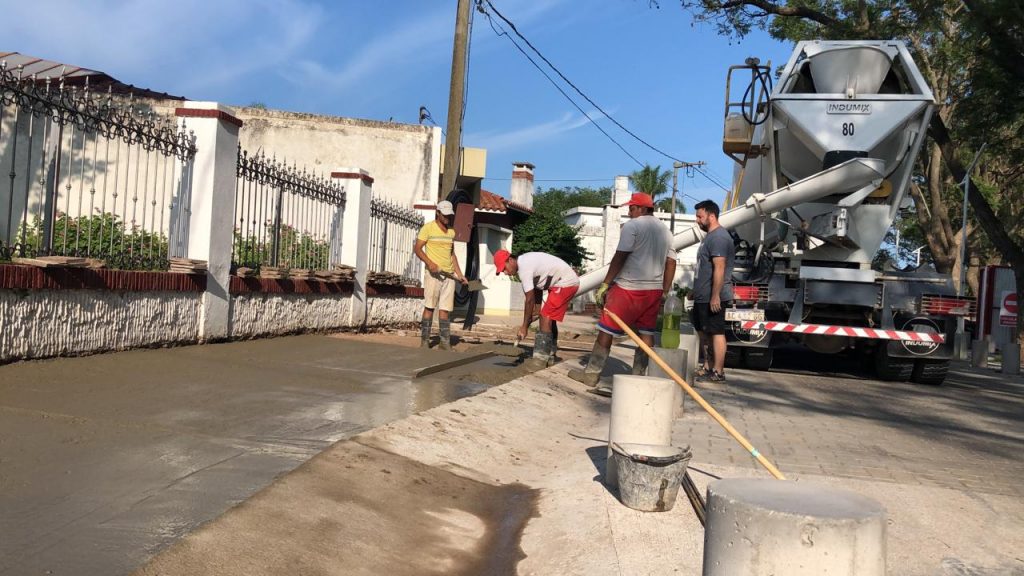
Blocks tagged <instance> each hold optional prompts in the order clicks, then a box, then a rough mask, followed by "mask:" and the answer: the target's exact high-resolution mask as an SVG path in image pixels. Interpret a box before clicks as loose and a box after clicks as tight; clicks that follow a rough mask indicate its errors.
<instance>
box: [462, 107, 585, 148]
mask: <svg viewBox="0 0 1024 576" xmlns="http://www.w3.org/2000/svg"><path fill="white" fill-rule="evenodd" d="M588 114H590V117H591V118H595V119H596V118H597V115H596V111H590V112H588ZM589 123H590V120H587V118H586V117H584V116H582V115H579V114H572V113H570V112H566V113H565V114H563V115H562V117H560V118H558V119H557V120H550V121H547V122H542V123H540V124H534V125H532V126H525V127H523V128H518V129H516V130H512V131H510V132H493V131H492V132H479V133H475V134H466V135H465V136H464V137H463V141H464V142H466V144H467V145H469V146H480V147H483V148H487V150H489V151H499V150H511V149H515V148H520V147H523V146H526V145H527V144H532V143H534V142H540V141H543V140H550V139H551V138H554V137H555V136H558V135H559V134H564V133H566V132H571V131H573V130H576V129H577V128H580V127H581V126H585V125H587V124H589Z"/></svg>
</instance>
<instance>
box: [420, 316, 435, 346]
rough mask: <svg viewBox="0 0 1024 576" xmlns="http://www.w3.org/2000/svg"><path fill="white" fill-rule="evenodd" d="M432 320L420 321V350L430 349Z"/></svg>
mask: <svg viewBox="0 0 1024 576" xmlns="http://www.w3.org/2000/svg"><path fill="white" fill-rule="evenodd" d="M432 322H433V318H423V319H422V320H420V348H430V324H431V323H432Z"/></svg>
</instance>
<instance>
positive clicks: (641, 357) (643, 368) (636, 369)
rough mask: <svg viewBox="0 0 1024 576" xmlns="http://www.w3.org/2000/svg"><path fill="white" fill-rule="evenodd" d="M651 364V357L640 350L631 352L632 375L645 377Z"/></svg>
mask: <svg viewBox="0 0 1024 576" xmlns="http://www.w3.org/2000/svg"><path fill="white" fill-rule="evenodd" d="M650 363H651V357H650V356H648V355H647V352H644V351H643V350H641V349H640V348H637V349H636V351H635V352H633V375H634V376H647V367H648V365H650Z"/></svg>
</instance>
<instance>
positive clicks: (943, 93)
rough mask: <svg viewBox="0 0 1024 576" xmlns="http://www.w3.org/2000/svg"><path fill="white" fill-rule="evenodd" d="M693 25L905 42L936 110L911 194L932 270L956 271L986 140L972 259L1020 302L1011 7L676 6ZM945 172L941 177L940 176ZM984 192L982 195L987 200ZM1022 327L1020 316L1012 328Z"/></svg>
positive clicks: (1018, 146)
mask: <svg viewBox="0 0 1024 576" xmlns="http://www.w3.org/2000/svg"><path fill="white" fill-rule="evenodd" d="M681 5H682V6H683V8H684V9H687V10H690V11H691V13H692V14H693V15H694V17H695V19H696V20H698V21H702V22H709V23H712V24H713V25H715V26H716V27H717V28H718V30H719V32H720V33H722V34H724V35H727V36H729V37H732V38H742V37H743V36H744V35H746V34H747V33H749V32H750V31H751V30H752V29H754V28H760V29H765V30H767V31H768V32H769V33H770V34H771V35H772V36H773V37H774V38H776V39H779V40H789V41H798V40H810V39H867V38H905V39H907V40H908V42H909V44H910V46H911V49H912V51H913V52H914V57H915V60H916V61H917V63H918V65H919V66H920V68H921V70H922V73H923V74H924V76H925V78H926V80H927V81H928V83H929V85H931V86H932V89H933V91H934V92H935V95H936V101H937V104H938V105H939V109H938V111H937V113H936V114H934V115H933V116H932V119H931V123H930V125H929V129H928V135H929V139H930V140H929V144H928V147H927V148H926V149H925V151H924V152H923V153H922V154H921V157H920V162H921V163H920V165H919V167H920V168H921V173H922V174H925V175H926V176H925V178H924V180H923V183H922V184H921V185H918V184H915V185H914V186H912V189H911V194H913V197H914V199H915V204H916V209H917V212H918V220H919V224H920V225H921V229H922V231H923V232H924V234H925V238H926V241H927V244H928V247H929V250H930V251H931V252H932V256H933V261H934V263H935V266H936V268H937V269H938V270H940V271H943V272H953V273H954V274H956V273H957V271H958V269H959V254H960V245H959V243H960V239H959V234H957V228H959V227H958V226H956V224H955V223H956V222H959V218H960V217H962V214H961V213H960V208H959V204H960V203H959V202H956V201H955V200H956V198H958V197H959V194H957V190H956V186H957V184H958V183H959V182H961V181H963V180H964V177H965V175H966V169H965V164H966V163H968V162H969V161H970V158H971V157H972V156H973V152H974V151H975V150H977V149H978V148H979V147H980V144H981V143H982V142H988V143H989V148H988V149H987V153H986V154H985V156H983V157H982V159H981V162H980V165H979V170H978V174H979V175H980V176H975V177H973V178H971V179H970V180H969V182H968V192H967V199H968V202H969V204H970V207H971V208H972V209H973V211H974V219H975V221H976V222H977V229H980V230H982V231H983V232H984V236H985V238H984V239H982V238H981V237H980V235H977V234H975V235H974V237H973V238H971V237H969V239H968V242H969V243H968V247H969V248H970V249H971V251H972V253H976V254H978V253H979V252H980V254H979V255H984V251H985V250H986V249H991V250H992V251H993V252H994V259H998V260H1001V261H1002V262H1005V263H1008V264H1010V266H1011V267H1012V268H1013V269H1014V273H1015V276H1016V279H1017V290H1018V298H1024V241H1022V238H1024V234H1022V233H1021V232H1022V231H1024V230H1022V229H1021V220H1022V217H1024V213H1022V205H1024V179H1022V178H1021V176H1022V174H1024V168H1021V160H1022V159H1024V141H1022V139H1021V138H1020V136H1019V134H1020V132H1021V129H1022V127H1024V97H1022V96H1024V87H1022V85H1024V83H1022V82H1020V75H1021V73H1022V72H1024V71H1022V70H1021V68H1024V64H1022V62H1024V40H1022V39H1021V35H1020V30H1021V29H1022V26H1021V24H1022V22H1021V21H1022V20H1024V16H1022V15H1021V11H1020V8H1019V2H1017V0H885V1H869V0H782V1H778V2H777V1H772V0H681ZM943 168H945V170H943ZM986 189H987V190H988V192H986ZM1021 329H1024V314H1022V315H1019V317H1018V330H1021Z"/></svg>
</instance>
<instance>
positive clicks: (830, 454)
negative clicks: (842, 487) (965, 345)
mask: <svg viewBox="0 0 1024 576" xmlns="http://www.w3.org/2000/svg"><path fill="white" fill-rule="evenodd" d="M815 361H818V362H820V361H821V359H820V358H813V357H812V358H810V359H808V358H807V354H806V353H804V354H792V353H791V354H790V355H788V356H785V357H782V358H780V359H779V362H778V364H777V367H776V368H775V369H774V370H773V371H771V372H767V373H765V372H753V371H745V370H734V371H731V372H730V373H729V383H728V385H727V386H726V387H713V386H704V387H702V388H701V391H702V393H703V394H705V395H706V397H707V399H708V400H709V401H710V402H711V403H712V405H714V406H715V407H716V408H717V409H718V410H719V411H720V412H722V413H723V414H724V415H725V417H726V418H727V419H729V421H730V422H732V424H733V425H734V426H736V427H737V428H738V429H740V430H743V431H744V434H746V435H747V436H748V438H749V439H750V441H751V442H752V443H753V444H754V446H755V447H757V448H758V449H759V450H760V451H761V452H763V453H764V454H765V455H767V456H768V457H769V458H770V459H772V460H773V461H774V462H775V463H776V465H778V466H779V468H781V469H782V470H784V471H786V472H790V473H797V474H800V473H808V474H824V475H828V476H837V477H845V478H859V479H867V480H881V481H887V482H899V483H902V484H919V485H923V486H938V487H944V488H953V489H957V490H970V491H978V492H984V493H990V494H1001V495H1007V496H1017V497H1021V496H1024V481H1022V480H1021V479H1022V478H1024V460H1022V459H1021V458H1020V447H1021V446H1022V445H1024V380H1022V378H1020V377H1016V378H1007V377H1005V376H1003V375H1002V374H998V373H995V372H992V371H988V370H982V371H977V370H972V369H969V368H968V367H967V366H965V365H959V367H957V368H956V369H955V370H954V371H953V372H952V374H951V375H950V378H949V380H947V382H946V384H945V385H943V386H938V387H935V386H922V385H916V384H911V383H894V382H879V381H876V380H871V379H869V378H868V377H867V376H866V375H865V374H863V373H861V372H859V371H858V367H857V366H853V365H845V366H844V365H843V364H841V363H837V362H836V361H835V360H834V359H833V360H832V361H831V363H830V365H831V371H832V372H833V373H832V374H829V375H827V376H821V375H811V374H808V373H807V370H806V369H807V368H808V363H809V362H815ZM811 367H812V368H813V366H811ZM691 408H692V409H691ZM676 430H677V435H676V438H677V440H678V441H680V442H682V441H684V439H690V441H689V443H692V444H693V448H694V453H695V457H697V458H699V459H701V460H706V461H709V462H713V463H717V464H725V465H750V466H755V465H756V464H755V463H754V462H753V461H752V459H751V458H750V457H749V455H747V454H746V453H745V452H744V450H743V449H742V447H740V446H739V445H738V444H736V443H735V442H734V441H733V440H732V439H731V438H729V437H728V436H727V434H725V432H724V431H722V430H721V429H720V428H718V426H717V425H716V424H714V422H712V421H711V420H710V419H709V418H707V417H706V416H705V415H704V414H702V413H701V411H700V408H699V407H697V406H696V404H693V403H691V404H688V405H687V410H686V412H685V416H684V418H683V419H682V420H680V421H679V422H678V423H677V428H676Z"/></svg>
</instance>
